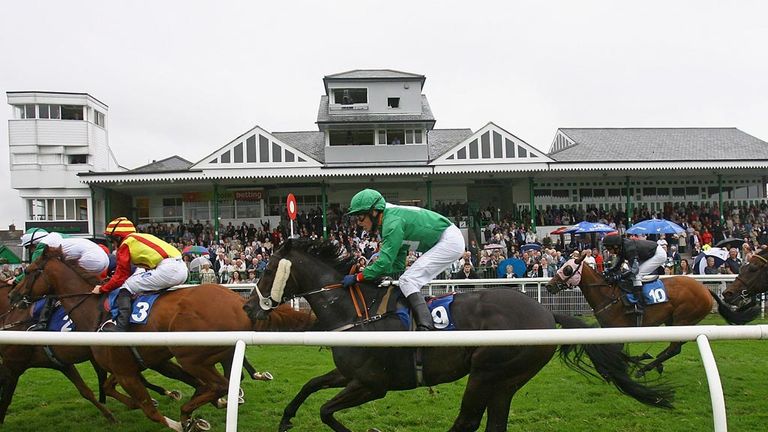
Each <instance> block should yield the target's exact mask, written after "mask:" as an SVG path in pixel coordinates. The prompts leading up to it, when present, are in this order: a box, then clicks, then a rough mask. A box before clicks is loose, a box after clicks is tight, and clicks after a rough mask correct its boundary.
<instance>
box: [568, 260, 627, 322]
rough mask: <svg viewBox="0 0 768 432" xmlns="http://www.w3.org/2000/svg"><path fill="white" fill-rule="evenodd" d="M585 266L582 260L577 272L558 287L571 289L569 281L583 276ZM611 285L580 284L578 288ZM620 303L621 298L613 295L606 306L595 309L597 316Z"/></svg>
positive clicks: (607, 284)
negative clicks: (580, 275) (578, 275)
mask: <svg viewBox="0 0 768 432" xmlns="http://www.w3.org/2000/svg"><path fill="white" fill-rule="evenodd" d="M583 265H584V260H581V261H580V262H579V265H578V266H576V270H574V271H573V273H571V275H570V276H568V277H567V278H566V279H565V280H562V281H560V282H558V285H561V286H562V285H565V286H566V287H568V288H571V287H570V285H568V281H569V280H571V278H572V277H574V276H576V274H581V269H582V266H583ZM582 282H583V281H582ZM610 285H611V284H609V283H607V282H603V283H591V284H584V283H580V284H579V285H578V286H579V287H581V288H591V287H596V286H610ZM614 292H615V289H614ZM618 302H619V298H618V297H616V296H615V295H613V296H612V297H611V298H610V299H608V301H607V302H606V303H605V304H603V305H601V306H599V307H596V308H595V316H598V315H600V314H601V313H603V312H605V311H606V310H607V309H608V308H609V307H611V306H613V305H614V304H616V303H618Z"/></svg>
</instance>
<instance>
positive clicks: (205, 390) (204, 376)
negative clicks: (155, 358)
mask: <svg viewBox="0 0 768 432" xmlns="http://www.w3.org/2000/svg"><path fill="white" fill-rule="evenodd" d="M185 366H186V365H185ZM185 370H187V371H188V372H189V373H190V374H192V375H193V376H195V377H197V378H198V379H199V380H200V381H201V382H202V384H201V385H200V386H199V387H198V388H197V389H196V391H195V394H194V395H192V399H190V401H189V402H187V403H185V404H184V405H182V407H181V422H182V423H183V422H185V421H186V420H187V419H189V416H190V415H191V414H192V412H193V411H194V410H196V409H197V408H199V407H200V406H202V405H205V404H207V403H208V402H213V401H216V400H217V399H218V398H220V397H222V396H224V395H225V394H227V388H228V384H229V383H228V381H227V379H226V378H224V376H223V375H221V374H220V373H219V371H217V370H216V367H215V366H213V365H201V364H197V365H190V366H189V367H186V368H185Z"/></svg>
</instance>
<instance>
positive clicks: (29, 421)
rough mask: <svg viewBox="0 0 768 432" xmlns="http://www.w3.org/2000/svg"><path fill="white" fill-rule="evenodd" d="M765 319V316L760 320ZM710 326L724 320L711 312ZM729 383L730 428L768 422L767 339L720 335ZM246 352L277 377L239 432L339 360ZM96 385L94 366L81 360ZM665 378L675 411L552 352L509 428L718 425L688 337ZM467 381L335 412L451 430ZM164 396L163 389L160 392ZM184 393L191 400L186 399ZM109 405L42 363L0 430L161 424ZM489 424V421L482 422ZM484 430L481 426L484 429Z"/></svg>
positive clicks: (301, 417) (351, 423)
mask: <svg viewBox="0 0 768 432" xmlns="http://www.w3.org/2000/svg"><path fill="white" fill-rule="evenodd" d="M761 323H765V322H761ZM704 324H722V320H720V319H719V318H716V317H713V318H710V319H708V320H707V321H706V322H705V323H704ZM711 344H712V349H713V351H714V354H715V359H716V360H717V362H718V367H719V369H720V375H721V378H722V382H723V388H724V390H725V398H726V406H727V410H728V426H729V431H732V432H739V431H745V432H746V431H749V432H752V431H763V430H768V411H767V410H765V409H764V403H765V400H766V399H767V398H768V374H767V373H766V370H765V368H766V361H765V359H766V358H768V344H767V343H766V342H765V341H713V342H712V343H711ZM663 346H664V344H660V343H656V344H633V345H632V346H631V347H630V349H631V352H632V353H638V352H642V351H644V350H648V351H649V352H651V353H652V354H654V355H655V354H656V353H657V352H658V351H660V350H661V349H662V348H663ZM248 358H249V359H250V360H251V361H252V362H253V363H254V364H255V365H257V369H268V370H269V371H270V372H272V374H273V375H275V380H274V381H272V382H256V381H250V380H248V381H246V382H245V383H244V385H243V387H244V389H245V391H246V403H245V405H242V406H241V407H240V414H239V415H240V421H239V430H240V431H251V432H262V431H275V430H277V424H278V422H279V419H280V416H281V414H282V410H283V407H284V406H285V404H286V403H287V402H288V401H289V400H290V399H291V398H292V397H293V395H294V394H295V393H296V392H297V391H298V389H299V388H300V386H301V385H302V384H303V383H304V382H305V381H306V380H308V379H309V378H311V377H313V376H316V375H319V374H321V373H324V372H326V371H328V370H330V369H331V368H332V363H331V357H330V352H329V350H327V349H318V348H313V347H281V346H264V347H250V348H249V349H248ZM79 370H80V371H81V373H82V374H83V375H84V376H85V377H86V380H87V381H88V382H89V384H91V385H92V386H93V384H94V382H95V378H94V376H93V372H92V371H91V370H90V366H87V365H81V366H80V367H79ZM664 376H665V378H666V379H667V380H668V381H669V382H671V383H672V384H673V385H675V386H676V387H677V402H676V409H674V410H660V409H653V408H649V407H646V406H644V405H641V404H639V403H637V402H635V401H634V400H632V399H630V398H628V397H626V396H622V395H620V394H619V393H618V392H617V391H616V390H615V389H614V388H613V387H612V386H609V385H607V384H604V383H601V382H597V381H596V380H594V379H587V378H584V377H583V376H581V375H579V374H578V373H576V372H574V371H571V370H569V369H567V368H565V367H564V366H563V365H562V364H561V363H560V362H559V361H558V360H554V361H552V362H550V363H549V365H547V367H545V368H544V370H543V371H542V372H541V373H539V375H537V376H536V377H535V378H534V379H533V380H532V381H531V382H530V383H529V384H528V385H526V386H525V387H524V388H523V389H522V390H521V391H520V392H518V394H517V395H516V396H515V398H514V399H513V403H512V411H511V414H510V430H511V431H512V430H518V431H537V432H540V431H543V432H547V431H551V432H555V431H565V430H567V431H569V432H581V431H583V432H587V431H589V432H594V431H638V432H639V431H665V432H677V431H679V432H689V431H706V430H712V413H711V404H710V399H709V390H708V386H707V381H706V377H705V374H704V369H703V367H702V365H701V360H700V358H699V354H698V349H697V348H696V346H695V343H689V344H686V345H685V346H684V347H683V353H682V354H681V355H680V356H678V357H676V358H674V359H672V360H671V361H670V362H668V364H667V366H666V369H665V372H664ZM147 377H148V378H149V379H150V380H152V381H153V382H158V383H161V384H163V385H165V386H168V387H170V388H177V389H181V390H182V391H183V392H184V393H185V396H186V397H189V395H190V394H191V389H190V388H189V387H187V386H185V385H183V384H177V383H173V382H170V381H168V380H166V379H164V378H162V377H159V376H157V375H156V374H154V373H148V374H147ZM464 383H465V381H464V380H461V381H458V382H456V383H450V384H443V385H440V386H436V387H434V388H433V392H432V393H431V392H430V391H429V390H428V389H426V388H419V389H415V390H411V391H407V392H392V393H390V394H389V395H387V397H386V398H384V399H382V400H378V401H374V402H371V403H368V404H366V405H364V406H362V407H357V408H352V409H349V410H346V411H343V412H342V413H340V414H338V415H337V418H338V419H339V420H340V421H342V422H343V423H345V424H346V425H347V426H348V427H349V428H351V429H352V430H354V431H364V430H367V429H368V428H369V427H377V428H379V429H381V430H382V431H385V432H405V431H408V432H410V431H425V432H426V431H441V430H447V429H448V428H449V427H450V425H451V423H452V422H453V418H454V417H455V415H456V413H457V412H458V407H459V403H460V400H461V394H462V392H463V388H464ZM335 393H336V390H324V391H321V392H319V393H318V394H315V395H314V396H313V397H310V399H309V400H308V401H307V402H306V403H305V405H304V406H303V408H302V409H301V410H300V411H299V413H298V416H297V417H296V419H295V420H294V425H295V427H294V429H292V430H293V431H296V432H304V431H307V432H309V431H313V432H314V431H323V430H330V429H328V428H326V427H325V426H324V425H323V424H322V423H321V422H320V420H319V416H318V412H319V409H320V406H321V404H322V403H323V402H324V401H325V400H327V399H329V398H330V397H332V396H333V395H334V394H335ZM156 398H158V399H159V397H156ZM185 400H186V398H185ZM160 401H161V404H160V409H161V410H162V411H163V413H164V414H165V415H168V416H170V417H171V418H178V415H179V414H178V410H179V407H180V403H177V402H172V401H170V400H168V399H167V398H162V399H160ZM107 405H108V406H109V407H110V409H112V410H113V412H114V413H115V415H116V416H117V418H118V419H119V421H120V423H119V424H118V425H117V426H112V425H110V424H109V423H108V422H107V421H106V420H105V419H104V418H103V417H101V415H100V414H99V413H98V411H97V410H96V409H95V408H93V407H92V406H91V405H90V404H89V403H88V402H87V401H85V400H84V399H81V398H80V397H79V395H78V394H77V391H76V390H75V388H74V387H73V386H72V385H71V384H69V382H68V381H67V380H66V378H64V377H63V375H61V374H59V373H58V372H54V371H49V370H42V369H35V370H31V371H29V372H27V374H25V375H24V376H23V377H22V378H21V381H20V383H19V387H18V389H17V392H16V396H15V398H14V401H13V404H12V405H11V407H10V410H9V414H8V417H7V418H6V422H5V424H4V425H3V426H0V429H4V430H6V431H13V432H48V431H51V432H54V431H55V432H61V431H77V432H80V431H82V432H91V431H93V432H96V431H99V432H101V431H106V430H114V431H128V432H139V431H141V432H144V431H163V430H167V429H165V428H163V427H161V426H159V425H156V424H155V423H152V422H150V421H149V420H147V419H146V418H145V417H144V415H143V414H142V413H141V412H139V411H128V410H126V409H125V408H124V407H122V405H120V404H118V403H117V402H116V401H114V400H109V401H108V402H107ZM198 413H199V414H200V415H201V416H202V417H204V418H205V419H207V420H209V421H210V422H211V423H212V425H213V429H212V430H213V431H223V430H224V422H225V416H226V413H225V411H224V410H216V409H214V408H213V407H211V406H206V407H204V408H201V409H200V410H198ZM483 427H484V425H483ZM481 430H482V428H481Z"/></svg>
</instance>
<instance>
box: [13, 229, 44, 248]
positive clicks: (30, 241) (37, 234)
mask: <svg viewBox="0 0 768 432" xmlns="http://www.w3.org/2000/svg"><path fill="white" fill-rule="evenodd" d="M47 235H48V231H46V230H44V229H42V228H30V229H28V230H27V232H25V233H24V235H22V236H21V244H20V245H19V246H22V247H28V246H34V245H36V244H38V243H40V239H42V238H43V237H45V236H47Z"/></svg>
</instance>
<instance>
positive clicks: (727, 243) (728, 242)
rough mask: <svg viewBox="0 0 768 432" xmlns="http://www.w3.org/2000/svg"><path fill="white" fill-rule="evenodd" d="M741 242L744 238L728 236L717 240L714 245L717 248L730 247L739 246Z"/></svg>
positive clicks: (742, 242)
mask: <svg viewBox="0 0 768 432" xmlns="http://www.w3.org/2000/svg"><path fill="white" fill-rule="evenodd" d="M743 244H744V239H740V238H736V237H728V238H727V239H725V240H720V241H719V242H717V244H716V245H715V246H716V247H719V248H724V249H730V248H733V247H735V248H740V247H741V245H743Z"/></svg>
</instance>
